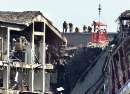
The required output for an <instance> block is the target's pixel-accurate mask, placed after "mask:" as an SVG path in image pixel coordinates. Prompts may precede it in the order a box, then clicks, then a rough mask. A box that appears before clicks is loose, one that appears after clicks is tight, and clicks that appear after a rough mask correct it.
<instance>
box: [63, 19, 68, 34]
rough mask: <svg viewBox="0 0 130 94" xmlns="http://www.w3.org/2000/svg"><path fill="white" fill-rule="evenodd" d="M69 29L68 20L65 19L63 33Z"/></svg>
mask: <svg viewBox="0 0 130 94" xmlns="http://www.w3.org/2000/svg"><path fill="white" fill-rule="evenodd" d="M67 29H68V24H67V22H66V21H64V23H63V33H66V32H67Z"/></svg>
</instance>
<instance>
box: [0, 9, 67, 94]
mask: <svg viewBox="0 0 130 94" xmlns="http://www.w3.org/2000/svg"><path fill="white" fill-rule="evenodd" d="M66 42H67V41H66V39H65V37H63V36H62V34H61V33H60V31H59V30H58V29H57V28H56V27H55V26H54V25H53V24H52V22H51V21H49V20H48V19H47V18H45V17H44V16H43V15H42V13H41V12H39V11H25V12H5V11H0V92H1V93H2V94H8V93H9V92H12V93H11V94H15V93H16V92H19V91H20V92H24V91H26V92H41V93H47V94H48V93H50V92H51V91H55V89H56V87H58V79H59V78H58V71H57V69H56V67H57V66H59V65H60V64H62V63H63V61H64V60H62V59H60V58H61V57H60V56H61V55H60V49H61V48H62V47H63V46H64V45H66Z"/></svg>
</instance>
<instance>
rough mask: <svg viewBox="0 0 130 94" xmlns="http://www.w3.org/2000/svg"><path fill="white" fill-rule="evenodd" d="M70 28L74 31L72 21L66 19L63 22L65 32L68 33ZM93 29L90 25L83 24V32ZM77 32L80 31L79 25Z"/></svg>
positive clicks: (70, 30)
mask: <svg viewBox="0 0 130 94" xmlns="http://www.w3.org/2000/svg"><path fill="white" fill-rule="evenodd" d="M68 29H69V32H70V33H72V32H73V29H74V26H73V24H72V23H67V22H66V21H64V22H63V33H67V31H68ZM91 31H92V28H91V27H90V26H88V27H87V26H86V25H84V26H83V32H91ZM75 32H79V28H78V27H75Z"/></svg>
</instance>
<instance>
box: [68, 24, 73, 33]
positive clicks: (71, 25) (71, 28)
mask: <svg viewBox="0 0 130 94" xmlns="http://www.w3.org/2000/svg"><path fill="white" fill-rule="evenodd" d="M69 29H70V32H72V31H73V24H72V23H69Z"/></svg>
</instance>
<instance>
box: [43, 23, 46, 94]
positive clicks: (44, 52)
mask: <svg viewBox="0 0 130 94" xmlns="http://www.w3.org/2000/svg"><path fill="white" fill-rule="evenodd" d="M43 32H44V36H43V48H42V49H43V57H42V58H43V59H42V65H43V69H42V74H43V80H42V86H43V87H42V91H43V93H45V64H46V41H45V38H46V24H45V22H44V30H43Z"/></svg>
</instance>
